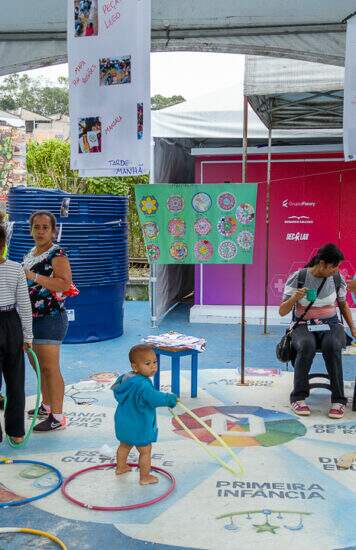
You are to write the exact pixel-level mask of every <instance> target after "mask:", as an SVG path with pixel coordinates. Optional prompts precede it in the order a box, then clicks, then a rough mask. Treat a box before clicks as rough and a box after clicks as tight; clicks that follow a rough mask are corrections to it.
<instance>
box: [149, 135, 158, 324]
mask: <svg viewBox="0 0 356 550" xmlns="http://www.w3.org/2000/svg"><path fill="white" fill-rule="evenodd" d="M150 168H151V169H150V184H153V183H154V182H155V140H154V139H152V141H151V167H150ZM156 289H157V265H156V264H155V263H151V264H150V302H151V303H150V309H151V327H152V328H156V327H157V311H156Z"/></svg>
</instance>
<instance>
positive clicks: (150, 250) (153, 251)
mask: <svg viewBox="0 0 356 550" xmlns="http://www.w3.org/2000/svg"><path fill="white" fill-rule="evenodd" d="M146 250H147V255H148V259H149V260H150V261H152V262H155V261H156V260H158V258H159V257H160V255H161V251H160V249H159V246H157V245H155V244H148V245H147V246H146Z"/></svg>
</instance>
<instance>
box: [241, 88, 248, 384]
mask: <svg viewBox="0 0 356 550" xmlns="http://www.w3.org/2000/svg"><path fill="white" fill-rule="evenodd" d="M247 130H248V101H247V96H244V110H243V129H242V183H246V179H247ZM241 268H242V269H241V369H240V373H241V379H240V383H241V384H244V383H245V341H246V333H245V323H246V265H245V264H242V266H241Z"/></svg>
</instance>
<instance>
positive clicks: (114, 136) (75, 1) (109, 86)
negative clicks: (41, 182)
mask: <svg viewBox="0 0 356 550" xmlns="http://www.w3.org/2000/svg"><path fill="white" fill-rule="evenodd" d="M150 49H151V2H150V0H68V64H69V109H70V121H71V134H70V139H71V168H72V169H77V170H79V172H80V173H81V174H82V175H86V176H90V175H92V176H94V175H96V176H108V175H118V176H133V175H140V174H147V173H148V172H149V169H150V141H151V137H150V134H151V125H150V114H151V106H150Z"/></svg>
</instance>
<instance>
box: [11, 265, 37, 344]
mask: <svg viewBox="0 0 356 550" xmlns="http://www.w3.org/2000/svg"><path fill="white" fill-rule="evenodd" d="M15 298H16V304H17V309H18V313H19V316H20V319H21V325H22V331H23V337H24V341H25V342H28V343H31V342H32V340H33V333H32V307H31V301H30V296H29V294H28V286H27V281H26V275H25V272H24V270H23V268H22V267H21V266H20V269H19V273H18V279H17V287H16V296H15Z"/></svg>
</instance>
